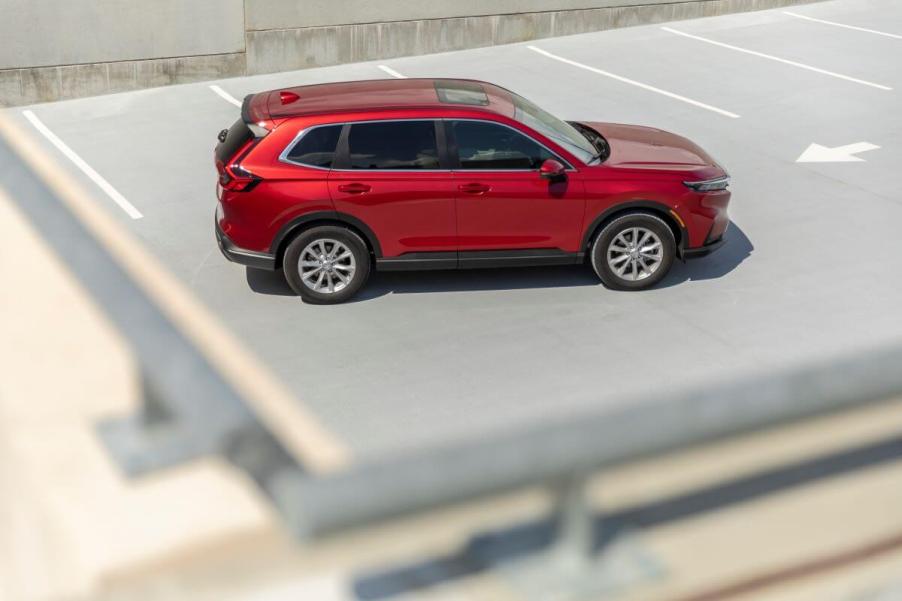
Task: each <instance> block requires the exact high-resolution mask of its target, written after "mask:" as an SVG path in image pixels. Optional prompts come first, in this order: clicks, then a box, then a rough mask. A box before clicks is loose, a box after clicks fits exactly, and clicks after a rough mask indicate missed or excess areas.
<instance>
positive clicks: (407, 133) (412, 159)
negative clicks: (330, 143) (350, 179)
mask: <svg viewBox="0 0 902 601" xmlns="http://www.w3.org/2000/svg"><path fill="white" fill-rule="evenodd" d="M348 155H349V157H348V158H349V163H350V165H349V166H350V168H351V169H404V170H407V169H438V168H439V158H438V144H437V143H436V138H435V123H434V122H433V121H387V122H384V123H355V124H352V125H351V131H350V133H349V134H348Z"/></svg>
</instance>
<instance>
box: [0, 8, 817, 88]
mask: <svg viewBox="0 0 902 601" xmlns="http://www.w3.org/2000/svg"><path fill="white" fill-rule="evenodd" d="M811 1H814V0H685V1H683V2H673V1H672V0H496V1H495V2H492V3H486V2H480V1H479V0H460V1H459V2H454V3H448V2H445V1H444V0H339V1H327V0H306V1H304V2H301V1H300V0H195V1H193V2H182V1H180V0H157V1H155V2H153V3H147V4H134V5H129V7H128V9H126V10H123V9H122V8H121V4H120V3H119V2H117V0H77V1H72V2H67V3H62V4H60V3H58V2H56V1H55V0H10V1H9V2H7V6H6V8H5V15H4V19H3V20H2V21H0V39H2V40H3V43H2V45H0V104H2V105H21V104H32V103H37V102H47V101H53V100H60V99H65V98H75V97H80V96H91V95H97V94H107V93H113V92H122V91H127V90H134V89H138V88H146V87H153V86H161V85H168V84H175V83H186V82H191V81H202V80H206V79H219V78H224V77H237V76H241V75H254V74H259V73H272V72H277V71H288V70H295V69H305V68H310V67H321V66H328V65H335V64H340V63H346V62H354V61H364V60H375V59H384V58H392V57H397V56H410V55H416V54H426V53H433V52H446V51H450V50H460V49H464V48H475V47H480V46H490V45H494V44H509V43H513V42H522V41H526V40H532V39H538V38H544V37H551V36H560V35H570V34H576V33H585V32H589V31H599V30H604V29H611V28H616V27H628V26H631V25H641V24H648V23H660V22H664V21H673V20H679V19H691V18H697V17H706V16H714V15H720V14H724V13H730V12H738V11H744V10H759V9H766V8H775V7H779V6H786V5H791V4H800V3H805V2H811Z"/></svg>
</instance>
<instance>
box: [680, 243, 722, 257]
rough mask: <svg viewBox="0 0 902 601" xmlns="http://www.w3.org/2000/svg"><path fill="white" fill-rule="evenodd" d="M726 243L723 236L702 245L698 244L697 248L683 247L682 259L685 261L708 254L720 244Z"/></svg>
mask: <svg viewBox="0 0 902 601" xmlns="http://www.w3.org/2000/svg"><path fill="white" fill-rule="evenodd" d="M726 243H727V239H726V238H724V237H721V238H719V239H718V240H715V241H714V242H709V243H708V244H705V245H704V246H699V247H698V248H684V249H683V250H682V251H681V253H680V254H681V256H682V259H683V260H684V261H685V260H686V259H698V258H699V257H704V256H707V255H710V254H711V253H713V252H714V251H715V250H717V249H719V248H720V247H721V246H723V245H724V244H726Z"/></svg>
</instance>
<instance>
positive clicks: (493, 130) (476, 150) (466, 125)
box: [451, 121, 557, 170]
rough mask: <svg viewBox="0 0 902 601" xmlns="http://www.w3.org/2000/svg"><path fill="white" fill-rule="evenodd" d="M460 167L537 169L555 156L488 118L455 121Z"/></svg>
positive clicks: (453, 125) (453, 128)
mask: <svg viewBox="0 0 902 601" xmlns="http://www.w3.org/2000/svg"><path fill="white" fill-rule="evenodd" d="M451 130H452V131H453V133H454V140H455V141H456V143H457V156H458V160H459V165H460V169H491V170H514V169H538V168H539V167H540V166H541V165H542V163H543V162H544V161H545V160H546V159H555V158H557V157H555V156H554V155H553V154H552V153H551V152H550V151H549V150H547V149H546V148H545V147H544V146H542V145H541V144H539V143H538V142H536V141H535V140H532V139H531V138H528V137H527V136H525V135H523V134H521V133H520V132H518V131H516V130H514V129H511V128H510V127H506V126H504V125H499V124H498V123H489V122H486V121H452V122H451Z"/></svg>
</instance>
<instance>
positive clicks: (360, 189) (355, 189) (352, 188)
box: [338, 182, 372, 194]
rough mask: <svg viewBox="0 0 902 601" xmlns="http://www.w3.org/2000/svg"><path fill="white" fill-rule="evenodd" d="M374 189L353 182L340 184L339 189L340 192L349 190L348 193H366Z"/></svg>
mask: <svg viewBox="0 0 902 601" xmlns="http://www.w3.org/2000/svg"><path fill="white" fill-rule="evenodd" d="M370 190H372V187H371V186H368V185H366V184H360V183H356V182H355V183H353V184H339V186H338V191H339V192H347V193H348V194H365V193H367V192H369V191H370Z"/></svg>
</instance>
